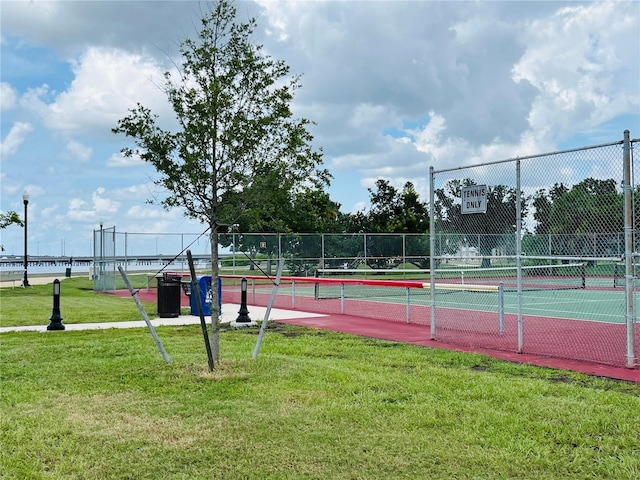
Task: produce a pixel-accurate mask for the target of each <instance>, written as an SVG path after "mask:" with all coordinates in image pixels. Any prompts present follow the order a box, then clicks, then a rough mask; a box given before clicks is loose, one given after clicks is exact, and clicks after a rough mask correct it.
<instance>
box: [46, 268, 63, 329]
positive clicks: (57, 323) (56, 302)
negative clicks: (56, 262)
mask: <svg viewBox="0 0 640 480" xmlns="http://www.w3.org/2000/svg"><path fill="white" fill-rule="evenodd" d="M47 330H64V325H63V324H62V316H60V280H58V279H57V278H56V279H55V280H54V281H53V311H52V312H51V317H49V325H48V326H47Z"/></svg>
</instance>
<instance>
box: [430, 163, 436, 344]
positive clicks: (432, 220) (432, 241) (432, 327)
mask: <svg viewBox="0 0 640 480" xmlns="http://www.w3.org/2000/svg"><path fill="white" fill-rule="evenodd" d="M434 177H435V173H434V170H433V166H431V167H429V183H430V186H429V192H430V198H429V290H430V296H431V308H430V309H429V312H430V315H431V318H430V322H429V325H430V331H431V340H435V339H436V254H435V248H436V237H435V235H434V232H435V231H436V224H435V209H434V204H435V198H436V194H435V179H434Z"/></svg>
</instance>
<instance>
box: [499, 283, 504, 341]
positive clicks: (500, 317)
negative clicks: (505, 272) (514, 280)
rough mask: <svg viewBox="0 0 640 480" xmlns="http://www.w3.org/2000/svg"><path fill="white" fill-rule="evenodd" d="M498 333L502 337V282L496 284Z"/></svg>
mask: <svg viewBox="0 0 640 480" xmlns="http://www.w3.org/2000/svg"><path fill="white" fill-rule="evenodd" d="M498 331H499V332H500V335H504V282H500V283H499V284H498Z"/></svg>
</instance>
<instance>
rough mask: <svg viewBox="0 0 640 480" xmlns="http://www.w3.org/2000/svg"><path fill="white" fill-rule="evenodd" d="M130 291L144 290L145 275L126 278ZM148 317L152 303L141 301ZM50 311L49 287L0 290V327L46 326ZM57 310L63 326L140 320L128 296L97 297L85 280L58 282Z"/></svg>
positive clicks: (76, 278) (152, 310) (50, 290)
mask: <svg viewBox="0 0 640 480" xmlns="http://www.w3.org/2000/svg"><path fill="white" fill-rule="evenodd" d="M130 280H131V282H132V285H133V287H134V288H146V276H145V275H132V276H131V277H130ZM142 304H143V306H144V307H145V310H146V311H147V313H148V314H149V315H152V313H153V312H155V308H156V304H155V303H149V302H142ZM52 309H53V287H52V285H51V284H49V285H33V286H31V287H29V288H21V287H17V288H1V289H0V327H8V326H12V327H13V326H23V325H43V324H44V325H47V324H48V323H49V317H50V316H51V312H52ZM60 311H61V315H62V317H63V319H64V323H65V324H72V323H94V322H119V321H130V320H141V319H142V317H141V316H140V312H139V311H138V307H137V306H136V304H135V302H134V301H133V300H132V299H131V297H125V298H121V297H115V296H113V295H105V294H97V293H95V292H94V291H93V283H92V281H91V280H89V279H88V278H84V277H71V278H67V279H64V280H63V281H62V282H60Z"/></svg>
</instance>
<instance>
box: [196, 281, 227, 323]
mask: <svg viewBox="0 0 640 480" xmlns="http://www.w3.org/2000/svg"><path fill="white" fill-rule="evenodd" d="M198 288H199V289H200V299H201V300H202V313H203V315H206V316H209V315H211V296H212V295H211V275H204V276H202V277H200V278H198ZM195 291H196V290H195V288H193V285H192V286H191V296H190V297H189V306H190V307H191V315H200V313H199V312H198V300H197V299H196V295H195ZM218 312H220V313H222V279H221V278H220V277H218Z"/></svg>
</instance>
